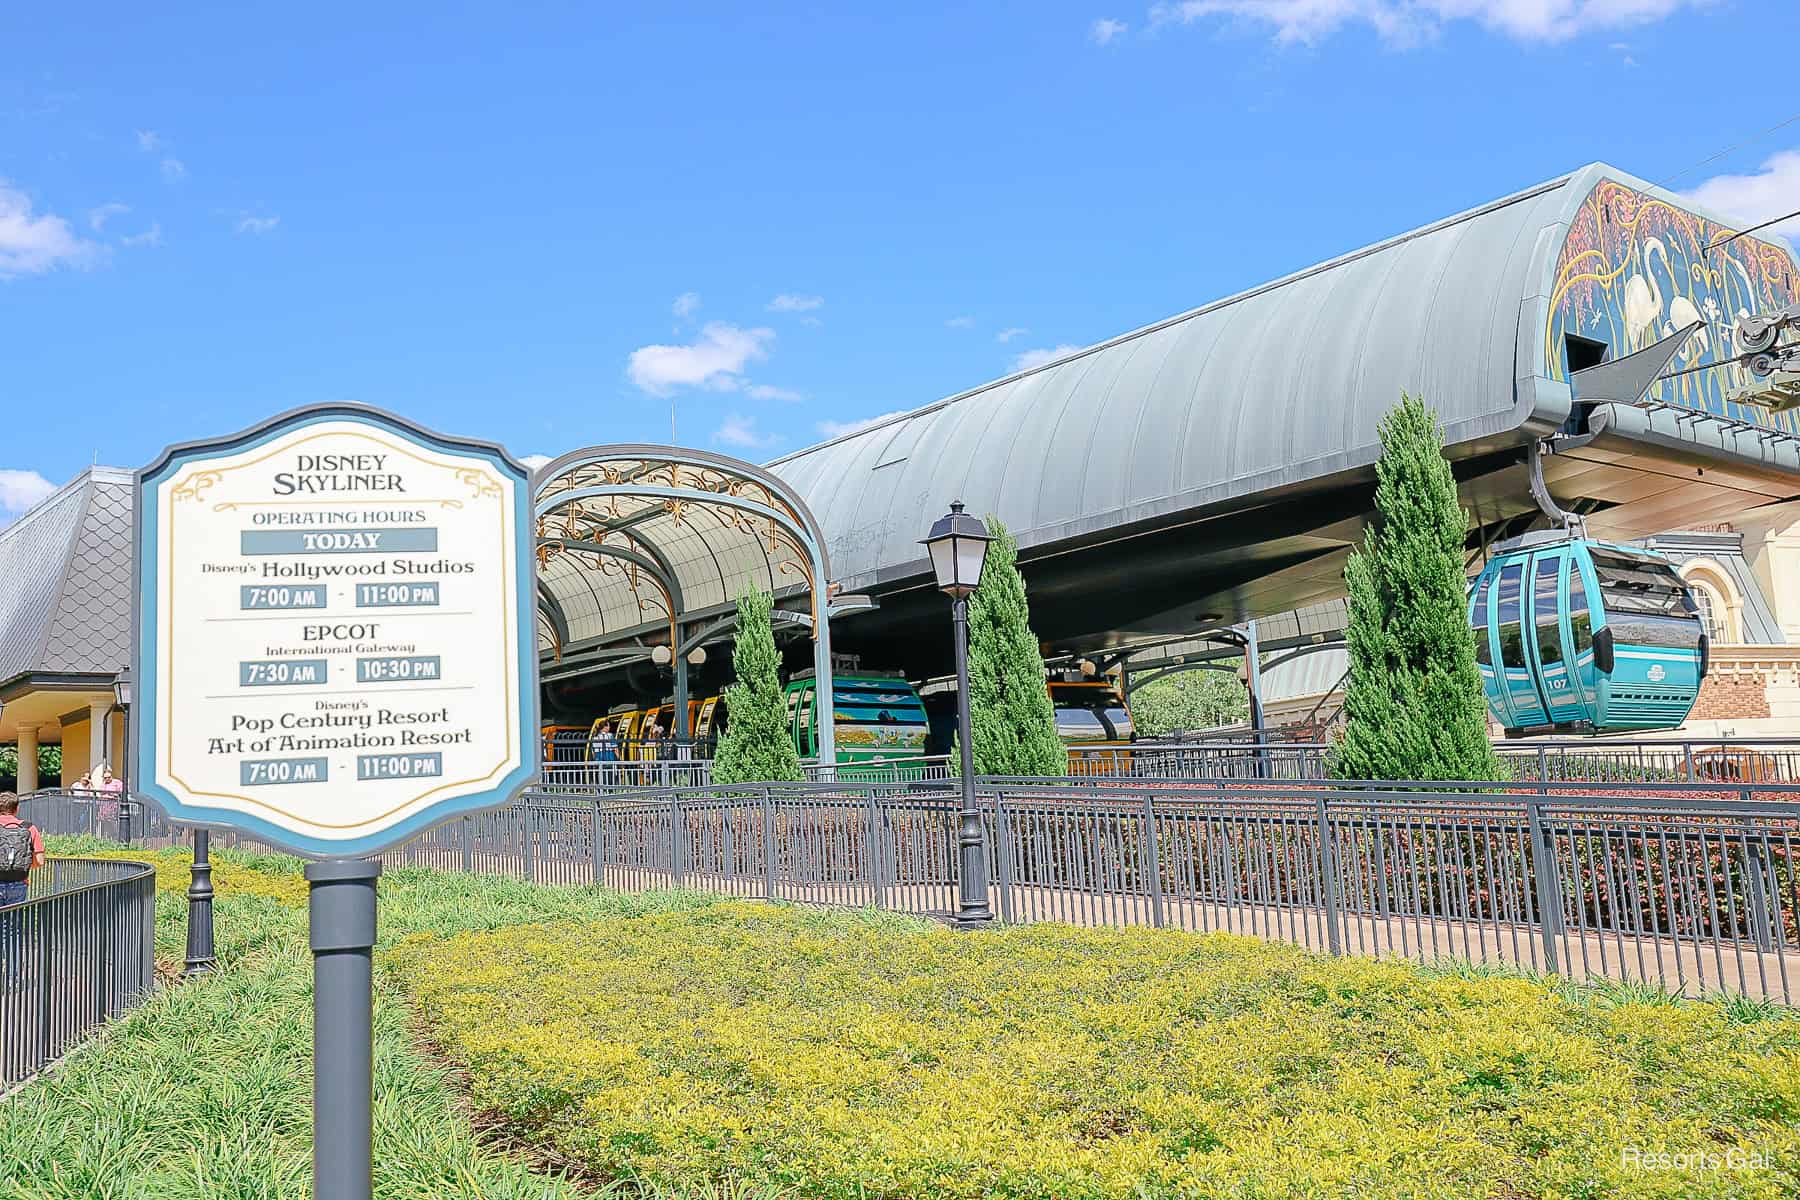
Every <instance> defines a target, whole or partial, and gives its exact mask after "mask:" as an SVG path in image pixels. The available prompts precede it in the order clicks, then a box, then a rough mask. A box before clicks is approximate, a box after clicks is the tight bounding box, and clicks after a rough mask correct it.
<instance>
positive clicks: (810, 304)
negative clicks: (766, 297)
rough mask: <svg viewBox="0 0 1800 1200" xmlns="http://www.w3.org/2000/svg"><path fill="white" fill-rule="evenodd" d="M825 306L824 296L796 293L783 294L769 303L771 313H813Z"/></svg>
mask: <svg viewBox="0 0 1800 1200" xmlns="http://www.w3.org/2000/svg"><path fill="white" fill-rule="evenodd" d="M824 305H825V297H823V296H802V295H798V294H796V293H794V292H783V293H781V295H779V296H777V297H775V298H774V299H773V300H771V301H769V311H770V312H783V313H793V312H811V311H812V310H813V309H815V308H823V307H824Z"/></svg>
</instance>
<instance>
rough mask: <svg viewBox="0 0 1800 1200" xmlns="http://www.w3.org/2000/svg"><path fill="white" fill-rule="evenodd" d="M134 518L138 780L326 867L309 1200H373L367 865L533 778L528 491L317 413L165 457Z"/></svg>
mask: <svg viewBox="0 0 1800 1200" xmlns="http://www.w3.org/2000/svg"><path fill="white" fill-rule="evenodd" d="M137 514H138V528H137V553H136V566H135V571H136V582H137V596H138V608H137V613H136V620H135V628H134V635H133V667H134V671H133V677H134V678H135V679H136V680H137V713H136V716H137V719H136V720H135V721H134V722H133V723H132V731H133V737H132V751H131V757H132V764H133V768H134V776H135V778H136V779H138V780H139V786H140V790H141V791H143V792H145V793H147V794H149V795H150V796H151V797H153V798H154V799H156V800H157V801H158V802H159V803H161V804H162V805H163V807H164V808H165V809H166V810H167V811H168V813H169V815H170V817H171V818H173V819H174V820H177V821H181V822H184V823H187V824H191V825H194V826H196V827H200V828H222V829H233V830H237V831H240V832H242V833H245V834H248V835H249V836H251V837H254V838H256V839H258V840H261V841H264V842H267V843H270V844H272V845H276V846H280V847H283V848H285V849H288V850H291V851H293V852H295V853H297V854H301V855H304V856H306V857H308V858H313V859H316V860H320V861H316V862H314V863H312V864H311V865H309V866H308V867H307V869H306V878H307V882H308V885H309V894H310V904H309V916H310V924H311V944H312V952H313V981H314V993H313V996H314V999H313V1006H314V1007H313V1017H314V1026H313V1069H314V1082H313V1108H314V1138H313V1179H314V1192H313V1194H314V1195H315V1196H316V1197H317V1198H318V1200H366V1198H367V1197H368V1196H369V1195H370V1193H371V1187H372V1180H371V1175H372V1162H371V1157H370V1146H371V1138H372V1134H373V1129H372V1120H371V1111H372V1108H371V1106H372V1086H373V1084H372V1078H373V1076H372V1070H373V1065H372V1039H373V1026H372V958H371V955H372V953H373V949H374V946H375V940H376V937H375V935H376V909H375V889H376V881H377V878H378V877H379V876H380V874H381V864H380V862H379V861H375V860H373V858H372V856H376V855H379V854H380V853H381V852H382V851H384V850H386V849H388V848H389V847H392V846H394V845H397V844H399V843H400V842H402V841H405V840H406V839H407V838H409V837H412V836H414V835H415V834H418V833H420V832H422V831H423V830H425V829H428V828H430V827H431V826H433V825H436V824H438V823H439V822H441V821H444V820H448V819H451V818H454V817H460V816H463V815H466V814H468V813H471V812H475V811H479V810H481V809H486V808H492V807H494V806H496V805H499V804H504V803H506V802H507V801H508V800H510V799H511V798H512V797H513V796H514V795H515V794H516V793H517V792H518V791H519V790H520V789H521V788H523V787H524V786H525V785H526V783H527V782H529V781H530V779H531V778H532V777H533V776H535V775H536V773H537V752H538V739H537V737H536V736H535V734H536V730H537V679H536V670H535V664H536V653H535V646H534V641H535V627H534V622H533V620H532V616H531V614H532V612H533V606H534V598H535V592H536V582H535V578H534V568H535V561H536V560H535V556H534V555H533V553H532V538H531V536H530V535H531V530H532V524H531V496H530V475H529V473H528V472H527V471H526V469H525V468H524V467H523V466H521V465H520V464H519V463H518V462H516V461H514V460H513V459H512V458H511V457H510V456H509V455H508V454H507V453H506V452H505V451H504V450H502V449H500V448H499V447H498V446H494V445H490V444H487V443H483V442H475V441H469V440H465V439H461V438H450V437H444V436H442V435H439V434H434V433H431V432H429V431H427V430H424V429H421V428H420V427H418V426H416V425H413V424H411V423H409V422H407V421H404V420H402V419H401V418H399V417H396V416H393V415H391V414H388V413H383V412H380V411H379V410H376V409H372V408H367V407H364V406H362V405H352V404H332V405H324V406H320V407H317V408H309V409H301V410H297V411H295V412H291V413H288V414H285V415H283V416H280V417H276V418H275V419H273V420H271V421H268V422H266V423H264V424H262V425H259V426H256V427H255V428H252V429H248V430H245V431H243V432H242V433H238V434H234V435H232V436H230V437H226V438H220V439H217V440H213V441H205V442H194V443H188V444H185V445H180V446H173V447H170V448H169V449H168V450H166V451H164V452H163V454H162V456H161V457H159V458H158V459H157V460H156V461H155V462H154V463H152V464H151V465H150V466H148V467H146V468H144V470H142V471H140V472H139V473H138V477H137ZM207 949H208V950H210V947H208V948H207ZM190 957H192V955H190Z"/></svg>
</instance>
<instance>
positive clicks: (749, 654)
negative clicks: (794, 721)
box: [712, 591, 803, 783]
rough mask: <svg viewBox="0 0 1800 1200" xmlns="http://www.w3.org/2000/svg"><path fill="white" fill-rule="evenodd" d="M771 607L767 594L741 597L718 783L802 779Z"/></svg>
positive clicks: (715, 773)
mask: <svg viewBox="0 0 1800 1200" xmlns="http://www.w3.org/2000/svg"><path fill="white" fill-rule="evenodd" d="M772 605H773V601H772V600H771V599H770V597H769V594H768V593H767V592H758V591H750V592H745V593H744V594H743V595H742V596H740V597H738V603H737V644H736V645H735V646H733V647H732V650H731V668H732V671H733V673H734V674H735V675H736V677H737V678H736V680H735V681H734V682H733V683H731V684H730V685H729V686H728V687H726V689H725V708H726V717H727V721H726V724H725V732H724V733H723V734H721V735H720V736H719V745H718V748H717V749H716V750H714V752H713V765H712V778H713V782H714V783H767V782H773V781H776V780H784V779H800V778H802V777H803V776H802V772H801V770H800V752H799V751H798V750H796V749H795V748H794V735H793V731H792V729H791V728H790V726H789V722H788V715H787V698H786V697H785V696H784V695H783V694H782V690H781V677H780V675H779V673H778V669H779V667H780V666H781V656H780V655H778V654H777V653H776V652H775V629H774V626H773V625H772V624H771V623H770V620H769V610H770V608H771V607H772Z"/></svg>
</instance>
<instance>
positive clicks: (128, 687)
mask: <svg viewBox="0 0 1800 1200" xmlns="http://www.w3.org/2000/svg"><path fill="white" fill-rule="evenodd" d="M133 692H134V687H133V683H132V678H131V672H130V671H120V672H119V673H118V674H117V675H115V676H114V677H113V699H114V701H116V702H117V704H118V706H119V707H120V708H121V709H123V710H124V712H125V721H126V723H127V724H128V725H129V723H130V722H131V719H132V716H131V701H132V698H133ZM131 782H132V781H131V780H130V779H126V780H125V784H126V787H125V794H124V796H123V797H121V799H122V800H123V803H121V804H120V805H119V820H120V822H121V827H120V837H121V839H122V840H125V841H130V840H131V839H130V835H129V830H130V825H129V824H127V822H129V821H130V819H131V817H130V813H131V805H132V803H133V802H132V800H131V798H130V797H131ZM211 836H212V835H211V834H209V833H208V832H207V831H206V830H204V829H196V830H194V866H193V869H192V870H191V871H190V872H189V874H188V890H187V902H188V922H187V958H186V960H185V962H184V963H183V966H182V971H181V973H182V975H183V976H184V977H192V976H195V975H204V974H206V973H207V972H208V971H210V970H212V969H213V966H214V964H215V963H217V961H218V956H217V954H216V952H215V951H214V949H213V885H212V859H211V858H210V857H209V855H208V850H209V849H210V846H209V844H208V843H209V842H210V840H211Z"/></svg>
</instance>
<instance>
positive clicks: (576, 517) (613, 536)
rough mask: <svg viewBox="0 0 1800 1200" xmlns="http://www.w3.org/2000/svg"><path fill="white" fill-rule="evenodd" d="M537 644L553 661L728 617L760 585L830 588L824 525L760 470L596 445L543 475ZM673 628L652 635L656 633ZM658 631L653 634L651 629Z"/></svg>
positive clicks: (660, 450)
mask: <svg viewBox="0 0 1800 1200" xmlns="http://www.w3.org/2000/svg"><path fill="white" fill-rule="evenodd" d="M533 486H534V489H535V494H536V499H535V503H536V512H537V516H538V530H537V533H538V562H539V566H538V583H539V599H540V603H539V611H538V615H539V621H538V642H539V646H540V648H541V649H543V650H546V651H549V652H550V653H551V654H552V655H554V656H560V655H561V654H562V653H564V652H566V651H568V650H571V649H575V648H580V647H584V646H591V645H598V644H604V643H618V642H619V640H620V639H621V637H627V636H630V635H633V634H638V635H644V644H643V645H639V646H638V647H636V648H635V651H634V652H635V653H636V654H637V655H638V656H640V657H641V656H642V654H643V652H644V651H645V650H646V648H647V646H648V644H649V643H650V642H655V641H672V640H675V639H674V634H673V626H674V625H675V624H676V623H677V622H678V621H688V620H691V619H692V618H693V617H695V616H696V615H702V614H705V613H709V612H715V611H720V610H723V609H725V608H726V607H728V606H729V605H731V604H733V603H735V602H736V600H737V598H738V596H740V595H742V594H743V593H744V592H745V591H747V590H749V589H750V588H753V587H754V588H756V589H759V590H762V591H766V592H773V593H782V592H784V591H787V590H792V589H795V588H802V587H804V588H810V586H811V585H812V583H813V581H814V580H815V579H817V580H819V581H820V586H821V587H823V586H825V582H826V581H827V579H828V576H829V570H830V568H829V565H828V563H827V562H826V560H825V558H824V556H823V555H824V552H823V549H822V548H820V543H821V539H820V537H819V531H818V526H817V523H816V522H814V520H813V517H812V514H811V512H810V511H808V509H807V507H806V504H805V502H804V501H802V500H801V499H800V498H799V497H798V496H797V495H796V494H795V493H794V492H793V491H792V489H790V488H789V487H788V486H787V485H786V484H785V483H783V482H782V481H781V480H779V479H777V478H775V477H774V476H772V475H769V474H768V473H767V472H765V471H764V470H762V469H761V468H760V467H756V466H753V465H752V464H750V463H746V462H741V461H739V460H737V459H733V458H727V457H725V456H723V455H717V454H708V453H706V452H705V451H700V450H685V449H678V448H676V447H672V446H641V445H622V446H596V447H589V448H588V449H585V450H577V451H575V452H573V453H570V454H565V455H563V456H562V457H560V458H558V459H556V460H555V461H553V462H551V463H548V464H547V465H545V466H544V467H543V468H541V469H540V470H539V471H538V472H537V473H536V474H535V476H534V479H533ZM659 626H660V627H661V628H662V629H663V630H664V631H665V632H663V633H661V634H655V633H652V632H649V630H654V629H655V628H656V627H659ZM647 627H648V630H647Z"/></svg>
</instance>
